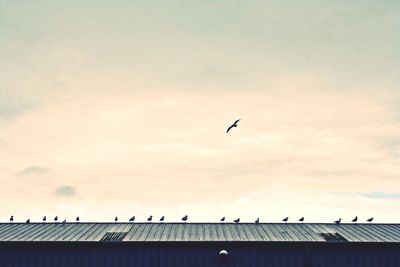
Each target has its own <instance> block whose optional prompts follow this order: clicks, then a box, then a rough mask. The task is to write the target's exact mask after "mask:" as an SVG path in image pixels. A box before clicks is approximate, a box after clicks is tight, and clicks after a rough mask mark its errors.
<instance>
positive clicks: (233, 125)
mask: <svg viewBox="0 0 400 267" xmlns="http://www.w3.org/2000/svg"><path fill="white" fill-rule="evenodd" d="M239 121H240V119H238V120H236V121H235V122H234V123H233V124H232V125H231V126H229V127H228V129H227V130H226V133H228V132H229V131H230V130H231V129H232V128H233V127H238V124H237V123H238V122H239Z"/></svg>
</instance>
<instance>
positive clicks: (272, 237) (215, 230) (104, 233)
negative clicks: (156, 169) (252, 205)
mask: <svg viewBox="0 0 400 267" xmlns="http://www.w3.org/2000/svg"><path fill="white" fill-rule="evenodd" d="M7 241H9V242H23V241H46V242H47V241H55V242H71V241H78V242H96V241H99V242H100V241H102V242H104V241H120V242H129V241H143V242H154V241H168V242H174V241H175V242H176V241H241V242H242V241H264V242H273V241H283V242H329V241H337V242H400V224H340V225H335V224H325V223H260V224H254V223H241V224H234V223H66V224H61V223H30V224H25V223H0V242H7Z"/></svg>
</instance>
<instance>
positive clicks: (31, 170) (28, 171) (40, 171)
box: [17, 165, 48, 176]
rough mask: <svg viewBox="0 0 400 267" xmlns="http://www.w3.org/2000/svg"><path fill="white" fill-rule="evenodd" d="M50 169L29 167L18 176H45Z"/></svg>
mask: <svg viewBox="0 0 400 267" xmlns="http://www.w3.org/2000/svg"><path fill="white" fill-rule="evenodd" d="M47 172H48V169H46V168H43V167H41V166H37V165H34V166H29V167H27V168H25V169H23V170H21V171H20V172H18V173H17V175H18V176H26V175H35V174H36V175H37V174H44V173H47Z"/></svg>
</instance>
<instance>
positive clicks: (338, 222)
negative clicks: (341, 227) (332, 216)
mask: <svg viewBox="0 0 400 267" xmlns="http://www.w3.org/2000/svg"><path fill="white" fill-rule="evenodd" d="M341 222H342V218H340V219H339V220H337V221H334V223H335V224H340V223H341Z"/></svg>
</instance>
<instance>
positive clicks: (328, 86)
mask: <svg viewBox="0 0 400 267" xmlns="http://www.w3.org/2000/svg"><path fill="white" fill-rule="evenodd" d="M399 16H400V2H399V1H393V0H380V1H377V0H376V1H375V0H354V1H343V0H338V1H327V0H326V1H325V0H306V1H293V0H292V1H289V0H281V1H266V0H262V1H261V0H260V1H259V0H250V1H238V0H229V1H226V0H218V1H208V0H207V1H191V0H189V1H188V0H185V1H182V0H171V1H160V0H146V1H141V0H137V1H131V0H130V1H127V0H119V1H105V0H96V1H94V0H93V1H91V0H80V1H73V0H71V1H61V0H52V1H50V0H47V1H45V0H38V1H23V0H0V59H1V60H0V202H1V203H3V205H1V208H0V221H8V218H9V216H10V215H14V217H15V219H16V221H25V220H26V219H27V218H30V219H31V221H40V220H41V218H42V217H43V216H44V215H47V216H48V217H51V216H55V215H58V216H59V217H60V218H66V219H67V220H73V218H75V217H76V216H80V217H81V219H82V220H83V221H111V220H113V218H114V217H115V216H119V218H120V220H122V221H124V220H127V219H128V218H129V217H131V216H132V215H135V216H136V218H137V219H138V220H139V221H143V220H145V219H146V218H147V217H148V216H149V215H153V216H154V217H155V218H157V217H161V216H162V215H165V216H166V221H178V220H180V218H181V217H182V216H183V215H185V214H188V215H189V221H206V222H213V221H218V220H219V219H220V218H221V217H222V216H225V217H227V220H228V221H230V220H233V219H236V218H237V217H240V218H241V219H242V221H253V220H255V218H257V217H260V219H261V221H263V222H274V221H280V220H281V219H282V218H284V217H286V216H289V218H290V221H295V220H297V219H298V218H300V217H301V216H305V217H306V221H308V222H332V221H333V220H336V219H338V218H342V220H343V221H349V220H351V219H353V217H354V216H356V215H357V216H358V217H359V218H360V219H361V220H365V219H367V218H369V217H372V216H373V217H374V218H375V221H376V222H400V216H399V214H398V212H396V211H397V210H398V207H399V204H400V105H399V103H400V20H399V19H398V18H399ZM238 118H240V119H241V121H240V122H239V127H237V128H234V129H232V131H230V132H229V133H228V134H226V133H225V131H226V128H227V127H228V126H229V125H230V124H231V123H232V122H233V121H234V120H236V119H238Z"/></svg>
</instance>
